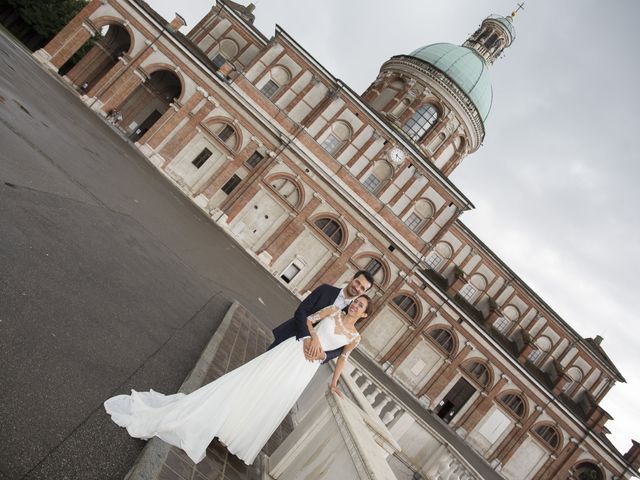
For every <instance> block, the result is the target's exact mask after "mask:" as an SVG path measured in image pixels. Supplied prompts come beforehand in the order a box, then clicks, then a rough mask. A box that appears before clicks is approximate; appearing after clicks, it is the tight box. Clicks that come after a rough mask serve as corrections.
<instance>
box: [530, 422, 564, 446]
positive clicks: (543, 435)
mask: <svg viewBox="0 0 640 480" xmlns="http://www.w3.org/2000/svg"><path fill="white" fill-rule="evenodd" d="M533 433H535V435H536V436H537V437H538V438H539V439H540V440H542V442H543V443H544V444H545V445H546V446H547V447H549V448H551V449H552V450H555V449H556V448H558V445H560V434H559V433H558V430H557V429H556V428H555V427H554V426H553V425H539V426H537V427H536V428H535V429H534V430H533Z"/></svg>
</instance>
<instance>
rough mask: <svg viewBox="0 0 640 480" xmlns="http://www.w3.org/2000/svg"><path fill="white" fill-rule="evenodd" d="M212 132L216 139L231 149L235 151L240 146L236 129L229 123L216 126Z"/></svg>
mask: <svg viewBox="0 0 640 480" xmlns="http://www.w3.org/2000/svg"><path fill="white" fill-rule="evenodd" d="M212 131H213V132H214V133H215V135H216V137H218V139H219V140H220V141H221V142H222V143H224V144H225V145H226V146H227V147H229V148H230V149H232V150H235V149H236V147H237V146H238V134H237V132H236V130H235V128H233V127H232V126H231V125H229V124H228V123H219V124H217V125H214V126H213V129H212Z"/></svg>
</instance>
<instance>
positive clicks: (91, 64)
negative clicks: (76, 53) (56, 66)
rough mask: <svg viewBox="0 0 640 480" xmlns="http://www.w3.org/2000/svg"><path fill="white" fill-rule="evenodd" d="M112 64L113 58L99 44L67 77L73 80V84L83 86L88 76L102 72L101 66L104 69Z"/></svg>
mask: <svg viewBox="0 0 640 480" xmlns="http://www.w3.org/2000/svg"><path fill="white" fill-rule="evenodd" d="M110 62H111V56H110V55H109V54H108V53H107V52H105V51H104V48H103V47H102V45H100V44H99V43H98V44H96V45H94V46H93V48H92V49H91V50H89V51H88V52H87V54H86V55H85V56H84V57H82V59H81V60H80V61H79V62H78V63H76V64H75V65H74V66H73V68H72V69H71V70H69V72H68V73H67V75H66V76H67V78H68V79H69V80H71V83H74V84H76V85H81V84H82V82H83V81H85V80H87V77H88V76H89V75H88V74H91V73H93V72H96V71H98V70H101V68H99V64H102V65H103V67H102V68H104V65H106V64H107V63H110Z"/></svg>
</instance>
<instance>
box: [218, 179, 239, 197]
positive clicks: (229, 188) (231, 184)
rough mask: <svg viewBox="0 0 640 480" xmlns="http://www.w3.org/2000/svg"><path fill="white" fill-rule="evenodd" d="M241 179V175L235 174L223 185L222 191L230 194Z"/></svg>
mask: <svg viewBox="0 0 640 480" xmlns="http://www.w3.org/2000/svg"><path fill="white" fill-rule="evenodd" d="M241 181H242V179H241V178H240V177H239V176H237V175H233V176H232V177H231V178H230V179H229V180H227V183H225V184H224V185H223V186H222V191H223V192H224V193H226V194H227V195H229V194H230V193H231V192H233V191H234V190H235V188H236V187H237V186H238V184H239V183H240V182H241Z"/></svg>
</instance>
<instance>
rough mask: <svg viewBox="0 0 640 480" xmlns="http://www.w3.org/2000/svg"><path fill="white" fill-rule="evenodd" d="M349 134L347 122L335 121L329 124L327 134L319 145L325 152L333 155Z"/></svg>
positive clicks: (349, 136) (348, 137) (349, 137)
mask: <svg viewBox="0 0 640 480" xmlns="http://www.w3.org/2000/svg"><path fill="white" fill-rule="evenodd" d="M351 134H352V132H351V127H350V126H349V124H348V123H346V122H343V121H337V122H335V123H334V124H333V125H332V126H331V129H330V130H329V133H328V135H327V136H326V137H325V139H324V140H323V141H322V144H321V145H320V146H321V147H322V148H324V149H325V150H326V151H327V153H329V154H331V155H333V154H334V153H336V152H337V151H338V150H339V149H340V148H341V147H342V145H344V144H345V143H346V142H348V141H349V140H350V139H351Z"/></svg>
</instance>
